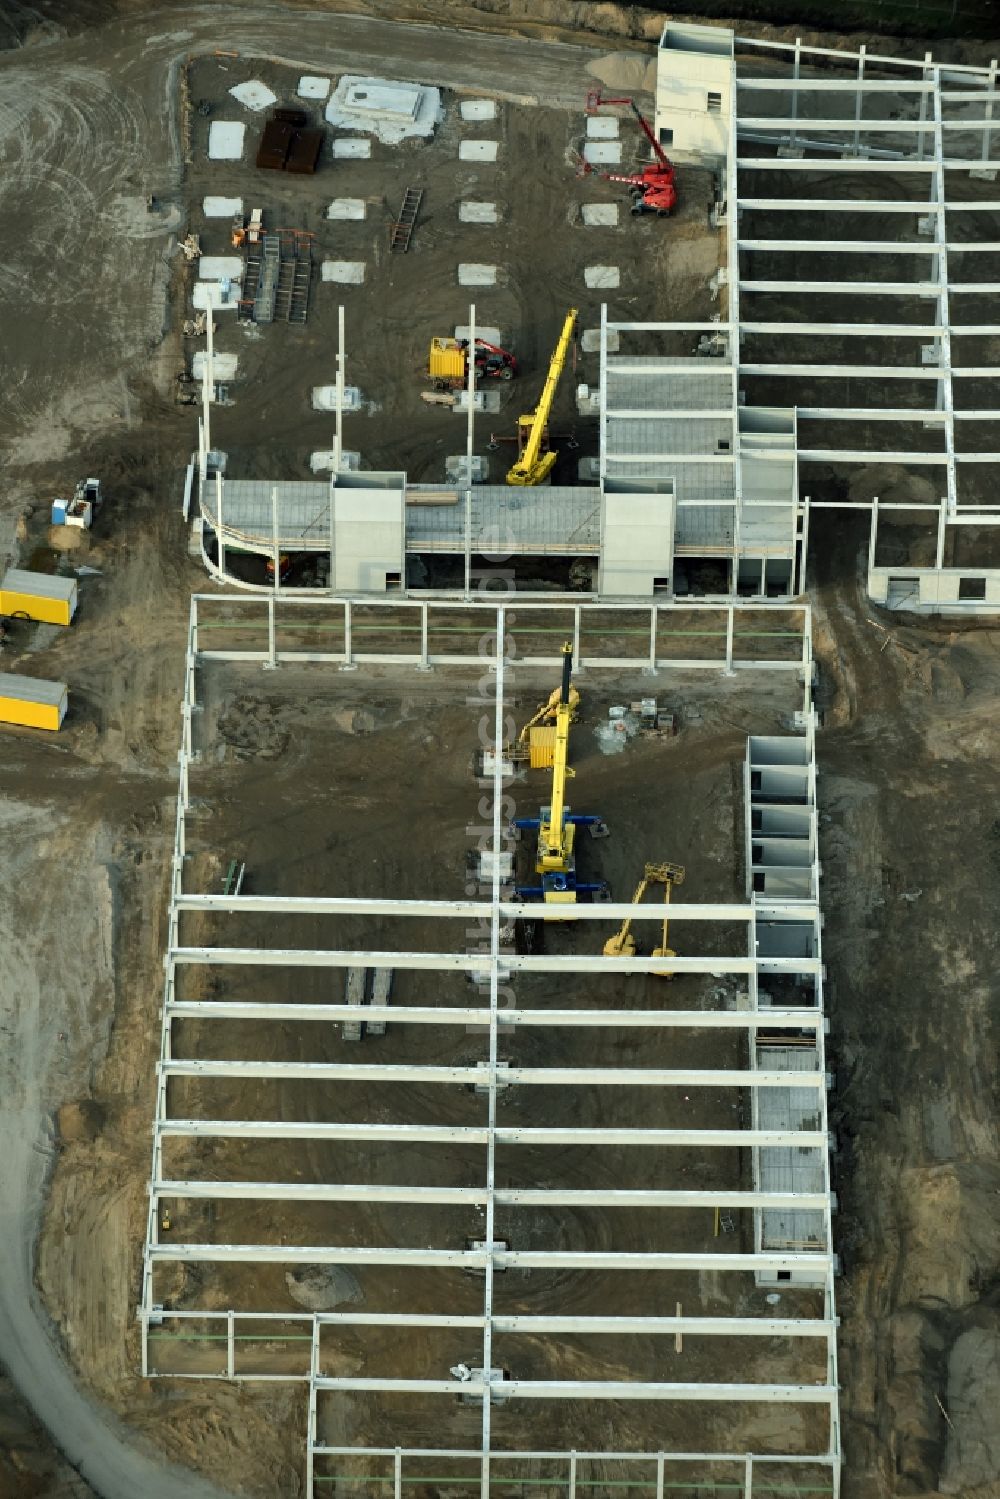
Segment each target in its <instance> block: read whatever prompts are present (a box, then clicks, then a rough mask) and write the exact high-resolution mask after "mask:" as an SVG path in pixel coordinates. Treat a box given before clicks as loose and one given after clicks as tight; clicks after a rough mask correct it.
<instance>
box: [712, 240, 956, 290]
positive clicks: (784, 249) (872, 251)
mask: <svg viewBox="0 0 1000 1499" xmlns="http://www.w3.org/2000/svg"><path fill="white" fill-rule="evenodd" d="M739 248H740V249H741V250H762V251H765V252H766V253H767V254H769V255H770V254H778V255H787V254H799V253H802V254H809V255H893V256H897V255H936V254H937V249H936V247H935V246H934V245H928V244H922V245H908V244H902V243H900V242H899V241H898V240H883V239H741V240H740V241H739ZM869 284H870V285H872V286H875V287H880V285H881V283H879V282H871V283H869Z"/></svg>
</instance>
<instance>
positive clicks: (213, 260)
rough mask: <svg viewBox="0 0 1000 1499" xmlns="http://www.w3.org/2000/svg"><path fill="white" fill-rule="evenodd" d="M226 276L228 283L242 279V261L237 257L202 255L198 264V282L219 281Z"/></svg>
mask: <svg viewBox="0 0 1000 1499" xmlns="http://www.w3.org/2000/svg"><path fill="white" fill-rule="evenodd" d="M223 276H228V277H229V279H230V281H241V280H242V279H243V259H242V257H241V256H239V255H203V256H202V257H201V259H200V260H199V262H198V280H199V281H220V280H221V279H222V277H223Z"/></svg>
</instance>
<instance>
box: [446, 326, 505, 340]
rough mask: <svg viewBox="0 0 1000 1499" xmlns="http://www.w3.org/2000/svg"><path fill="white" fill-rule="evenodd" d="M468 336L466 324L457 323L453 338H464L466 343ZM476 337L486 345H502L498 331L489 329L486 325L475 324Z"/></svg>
mask: <svg viewBox="0 0 1000 1499" xmlns="http://www.w3.org/2000/svg"><path fill="white" fill-rule="evenodd" d="M470 336H471V334H470V329H469V325H468V323H459V325H458V327H457V328H456V329H455V337H456V338H464V339H465V341H466V342H467V343H468V341H469V338H470ZM476 337H477V338H481V339H482V340H483V342H484V343H488V344H497V345H498V346H499V345H501V344H502V343H503V339H502V338H501V337H500V329H499V328H491V327H490V326H489V324H487V323H477V324H476Z"/></svg>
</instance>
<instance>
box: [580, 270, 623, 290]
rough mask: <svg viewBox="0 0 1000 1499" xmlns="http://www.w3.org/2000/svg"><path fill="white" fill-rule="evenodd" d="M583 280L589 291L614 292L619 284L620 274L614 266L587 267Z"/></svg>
mask: <svg viewBox="0 0 1000 1499" xmlns="http://www.w3.org/2000/svg"><path fill="white" fill-rule="evenodd" d="M583 279H584V281H585V283H586V285H587V287H588V289H589V290H590V291H597V290H600V291H614V289H615V287H616V286H619V285H620V284H621V272H620V271H619V269H618V267H617V266H616V265H588V266H587V267H586V269H585V270H584V273H583Z"/></svg>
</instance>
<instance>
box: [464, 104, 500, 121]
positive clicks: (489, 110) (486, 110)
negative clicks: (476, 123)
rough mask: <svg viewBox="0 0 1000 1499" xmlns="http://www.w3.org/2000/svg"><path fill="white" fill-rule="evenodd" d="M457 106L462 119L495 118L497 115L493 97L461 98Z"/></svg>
mask: <svg viewBox="0 0 1000 1499" xmlns="http://www.w3.org/2000/svg"><path fill="white" fill-rule="evenodd" d="M459 108H460V110H461V114H462V119H463V120H495V119H496V117H497V105H496V100H495V99H463V100H462V103H461V105H460V106H459Z"/></svg>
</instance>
